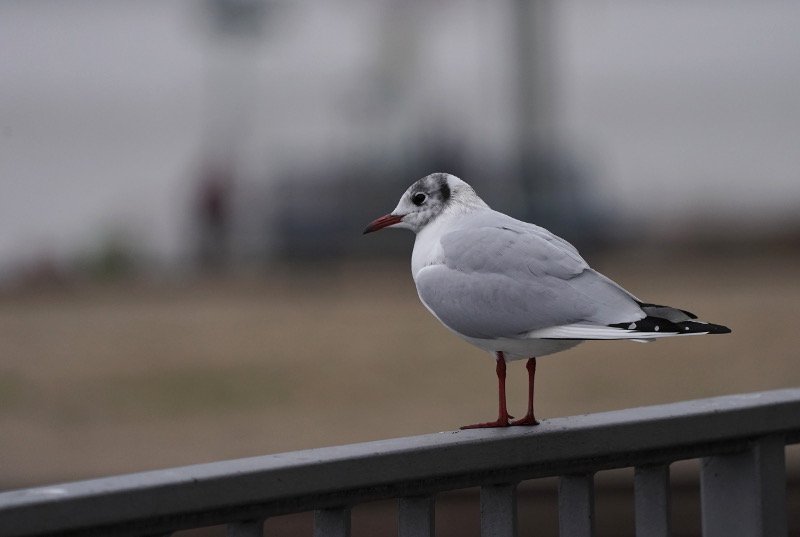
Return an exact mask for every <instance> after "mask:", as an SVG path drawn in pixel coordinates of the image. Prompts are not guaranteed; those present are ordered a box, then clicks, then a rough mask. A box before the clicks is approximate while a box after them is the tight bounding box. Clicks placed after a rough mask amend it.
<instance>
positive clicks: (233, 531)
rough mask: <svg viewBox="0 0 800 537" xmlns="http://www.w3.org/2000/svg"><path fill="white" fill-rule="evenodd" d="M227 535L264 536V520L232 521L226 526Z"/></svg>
mask: <svg viewBox="0 0 800 537" xmlns="http://www.w3.org/2000/svg"><path fill="white" fill-rule="evenodd" d="M226 535H227V537H262V535H264V520H263V519H260V520H241V521H238V522H231V523H229V524H228V526H227V528H226Z"/></svg>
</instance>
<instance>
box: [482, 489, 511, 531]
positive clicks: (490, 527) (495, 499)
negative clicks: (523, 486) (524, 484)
mask: <svg viewBox="0 0 800 537" xmlns="http://www.w3.org/2000/svg"><path fill="white" fill-rule="evenodd" d="M516 535H517V484H516V483H514V484H505V485H484V486H483V487H481V537H516Z"/></svg>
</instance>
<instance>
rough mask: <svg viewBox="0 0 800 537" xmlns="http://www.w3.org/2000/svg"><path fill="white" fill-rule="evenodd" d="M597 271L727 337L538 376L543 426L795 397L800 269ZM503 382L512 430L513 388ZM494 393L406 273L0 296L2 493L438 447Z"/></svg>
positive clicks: (677, 342) (547, 363)
mask: <svg viewBox="0 0 800 537" xmlns="http://www.w3.org/2000/svg"><path fill="white" fill-rule="evenodd" d="M398 265H400V266H398ZM594 265H595V266H596V268H598V269H600V270H601V271H603V272H604V273H606V274H608V275H609V276H611V277H612V278H614V279H616V280H617V281H619V282H621V283H623V285H625V287H627V288H628V289H630V290H631V291H632V292H634V293H636V294H639V295H640V296H641V298H643V299H646V300H648V301H653V302H663V303H669V304H671V305H675V306H680V307H684V308H687V309H690V310H691V311H694V312H695V313H698V314H700V315H701V318H704V319H707V320H710V321H714V322H719V323H723V324H726V325H729V326H730V327H731V328H733V330H734V333H733V334H731V335H727V336H713V337H712V336H706V337H692V338H680V339H674V340H668V341H660V342H656V343H651V344H647V345H644V344H636V343H630V342H598V343H589V344H584V345H582V346H580V347H577V348H576V349H574V350H570V351H566V352H564V353H562V354H557V355H554V356H552V357H545V358H543V359H542V360H540V361H539V369H538V377H537V380H538V382H537V404H538V414H539V416H540V417H544V418H546V417H548V416H551V417H552V416H568V415H571V414H580V413H589V412H597V411H603V410H611V409H620V408H625V407H632V406H640V405H649V404H656V403H664V402H670V401H679V400H682V399H691V398H702V397H709V396H714V395H720V394H728V393H737V392H748V391H757V390H766V389H772V388H782V387H790V386H800V360H798V355H797V347H798V343H800V329H798V322H800V314H799V310H798V304H800V280H798V268H800V256H797V255H793V254H755V253H754V254H752V255H744V254H739V255H737V256H736V257H730V256H723V255H713V256H712V255H707V256H706V255H704V256H697V255H691V256H690V255H678V256H676V255H672V254H670V255H667V254H662V255H659V254H653V253H649V254H645V253H641V252H640V253H636V252H626V253H618V254H615V255H607V256H604V257H603V258H600V259H597V260H595V263H594ZM509 375H510V379H509V383H510V386H509V403H510V405H511V409H512V412H513V411H516V412H522V411H523V409H524V401H525V374H524V368H523V367H522V365H521V364H519V363H515V364H512V365H511V366H510V367H509ZM495 389H496V387H495V378H494V367H493V363H492V361H491V360H490V358H489V357H488V355H487V354H485V353H482V352H481V351H479V350H476V349H474V348H472V347H470V346H469V345H468V344H466V343H464V342H462V341H460V340H459V339H458V338H457V337H455V336H454V335H452V334H451V333H450V332H448V331H447V330H445V329H444V328H442V327H441V326H440V325H439V324H438V322H437V321H436V320H435V319H434V318H433V317H431V316H430V314H428V312H427V311H426V310H425V309H424V307H423V306H422V305H421V304H420V303H419V302H418V300H417V297H416V293H415V291H414V288H413V283H412V281H411V277H410V274H409V273H408V268H407V266H406V263H405V262H398V263H386V262H375V261H369V262H366V263H364V264H362V265H361V266H356V265H346V266H337V267H335V268H334V267H325V268H317V269H309V268H306V269H304V270H301V271H298V270H289V269H282V270H275V271H273V272H271V273H269V274H267V275H262V276H259V277H255V276H250V277H241V278H237V279H235V280H234V279H225V280H208V279H198V280H195V281H189V282H180V283H171V284H167V283H162V284H152V283H149V284H141V283H138V284H114V285H103V286H100V285H75V286H72V287H67V288H57V289H49V290H37V291H30V290H29V291H25V292H16V293H8V294H6V295H5V296H2V298H0V430H1V431H3V434H2V435H0V462H1V464H0V489H4V488H10V487H16V486H24V485H32V484H43V483H48V482H53V481H60V480H71V479H78V478H88V477H94V476H102V475H108V474H115V473H122V472H132V471H138V470H145V469H153V468H161V467H167V466H174V465H184V464H192V463H199V462H207V461H214V460H219V459H228V458H236V457H245V456H252V455H261V454H266V453H275V452H280V451H287V450H294V449H301V448H309V447H319V446H326V445H333V444H341V443H349V442H358V441H364V440H372V439H382V438H391V437H399V436H407V435H416V434H423V433H428V432H434V431H440V430H447V429H452V428H455V427H457V426H458V425H462V424H465V423H471V422H474V421H476V420H483V419H487V418H492V417H493V416H494V414H495V412H496V408H495ZM798 511H800V509H798Z"/></svg>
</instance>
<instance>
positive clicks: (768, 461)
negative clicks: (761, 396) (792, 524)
mask: <svg viewBox="0 0 800 537" xmlns="http://www.w3.org/2000/svg"><path fill="white" fill-rule="evenodd" d="M700 492H701V504H702V516H701V520H702V526H703V536H704V537H738V536H741V537H776V536H777V537H780V536H786V534H787V518H786V453H785V445H784V438H783V437H781V436H770V437H765V438H762V439H760V440H758V441H756V442H753V444H752V446H751V448H750V449H748V450H747V451H744V452H741V453H734V454H730V455H715V456H712V457H706V458H704V459H702V461H701V472H700Z"/></svg>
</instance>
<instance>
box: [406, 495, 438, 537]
mask: <svg viewBox="0 0 800 537" xmlns="http://www.w3.org/2000/svg"><path fill="white" fill-rule="evenodd" d="M435 519H436V511H435V498H434V496H411V497H406V498H399V499H398V500H397V534H398V536H399V537H434V534H435Z"/></svg>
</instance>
